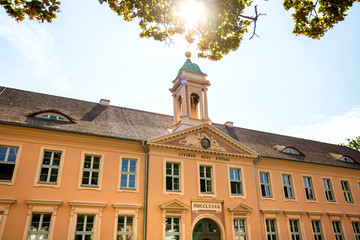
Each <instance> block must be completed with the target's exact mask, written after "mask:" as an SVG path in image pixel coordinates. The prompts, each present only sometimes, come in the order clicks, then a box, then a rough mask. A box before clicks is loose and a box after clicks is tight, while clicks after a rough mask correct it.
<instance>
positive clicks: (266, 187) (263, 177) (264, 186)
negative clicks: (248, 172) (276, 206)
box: [260, 172, 271, 197]
mask: <svg viewBox="0 0 360 240" xmlns="http://www.w3.org/2000/svg"><path fill="white" fill-rule="evenodd" d="M260 185H261V196H263V197H271V191H270V179H269V173H267V172H260Z"/></svg>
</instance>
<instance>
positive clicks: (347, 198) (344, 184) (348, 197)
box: [341, 181, 353, 203]
mask: <svg viewBox="0 0 360 240" xmlns="http://www.w3.org/2000/svg"><path fill="white" fill-rule="evenodd" d="M341 187H342V190H343V193H344V198H345V202H347V203H353V199H352V196H351V191H350V186H349V182H348V181H341Z"/></svg>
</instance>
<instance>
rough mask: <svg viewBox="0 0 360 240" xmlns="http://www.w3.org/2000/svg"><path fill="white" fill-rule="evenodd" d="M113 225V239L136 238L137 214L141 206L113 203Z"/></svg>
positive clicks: (126, 239)
mask: <svg viewBox="0 0 360 240" xmlns="http://www.w3.org/2000/svg"><path fill="white" fill-rule="evenodd" d="M112 206H113V207H114V209H115V226H114V237H113V240H119V239H123V240H128V239H131V240H137V239H138V237H137V232H138V230H137V229H138V223H137V221H138V218H139V217H138V216H139V210H140V209H141V208H142V206H141V205H139V204H126V203H113V204H112Z"/></svg>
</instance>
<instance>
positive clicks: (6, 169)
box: [0, 163, 15, 181]
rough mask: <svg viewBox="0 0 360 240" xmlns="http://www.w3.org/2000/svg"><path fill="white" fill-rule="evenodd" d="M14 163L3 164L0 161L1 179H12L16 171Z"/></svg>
mask: <svg viewBox="0 0 360 240" xmlns="http://www.w3.org/2000/svg"><path fill="white" fill-rule="evenodd" d="M14 168H15V165H14V164H6V163H5V164H1V163H0V180H3V181H11V179H12V176H13V173H14Z"/></svg>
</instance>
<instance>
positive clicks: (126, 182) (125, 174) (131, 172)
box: [120, 159, 136, 189]
mask: <svg viewBox="0 0 360 240" xmlns="http://www.w3.org/2000/svg"><path fill="white" fill-rule="evenodd" d="M135 179H136V160H130V159H123V160H122V164H121V184H120V188H122V189H135V182H136V181H135Z"/></svg>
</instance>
